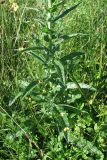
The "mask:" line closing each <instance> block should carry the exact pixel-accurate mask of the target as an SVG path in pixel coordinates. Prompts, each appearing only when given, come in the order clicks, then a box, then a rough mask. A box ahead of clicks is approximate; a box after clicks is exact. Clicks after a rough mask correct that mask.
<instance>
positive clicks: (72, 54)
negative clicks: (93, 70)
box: [60, 52, 84, 62]
mask: <svg viewBox="0 0 107 160" xmlns="http://www.w3.org/2000/svg"><path fill="white" fill-rule="evenodd" d="M81 55H84V53H83V52H72V53H70V54H68V55H65V56H64V57H62V58H61V59H60V60H61V62H65V61H67V60H71V59H73V58H75V57H78V56H81Z"/></svg>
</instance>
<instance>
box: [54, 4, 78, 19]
mask: <svg viewBox="0 0 107 160" xmlns="http://www.w3.org/2000/svg"><path fill="white" fill-rule="evenodd" d="M79 4H80V3H78V4H76V5H74V6H72V7H70V8H69V9H67V10H65V11H64V12H62V13H61V14H60V15H59V16H57V17H56V18H55V19H54V20H53V22H56V21H57V20H58V19H60V18H63V17H65V16H66V15H67V14H68V13H69V12H71V11H72V10H74V9H76V8H77V7H78V6H79Z"/></svg>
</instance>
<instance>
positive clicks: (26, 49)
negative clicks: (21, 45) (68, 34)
mask: <svg viewBox="0 0 107 160" xmlns="http://www.w3.org/2000/svg"><path fill="white" fill-rule="evenodd" d="M35 50H45V51H48V48H46V47H29V48H25V49H23V50H21V51H19V52H20V53H22V52H27V51H35Z"/></svg>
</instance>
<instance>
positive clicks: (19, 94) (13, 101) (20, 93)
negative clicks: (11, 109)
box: [9, 92, 23, 106]
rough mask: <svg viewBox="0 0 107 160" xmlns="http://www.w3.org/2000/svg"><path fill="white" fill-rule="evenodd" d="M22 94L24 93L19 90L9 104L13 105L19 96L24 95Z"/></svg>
mask: <svg viewBox="0 0 107 160" xmlns="http://www.w3.org/2000/svg"><path fill="white" fill-rule="evenodd" d="M22 94H23V93H22V92H19V93H18V94H17V95H16V96H15V98H14V99H13V100H11V101H10V102H9V106H12V105H13V104H14V103H15V102H16V100H17V99H18V98H19V97H21V96H22Z"/></svg>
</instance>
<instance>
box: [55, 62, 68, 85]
mask: <svg viewBox="0 0 107 160" xmlns="http://www.w3.org/2000/svg"><path fill="white" fill-rule="evenodd" d="M54 63H55V67H56V69H57V71H58V74H59V75H60V76H61V80H62V82H63V83H64V84H65V71H64V67H63V65H62V63H61V62H60V61H57V60H55V61H54Z"/></svg>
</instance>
